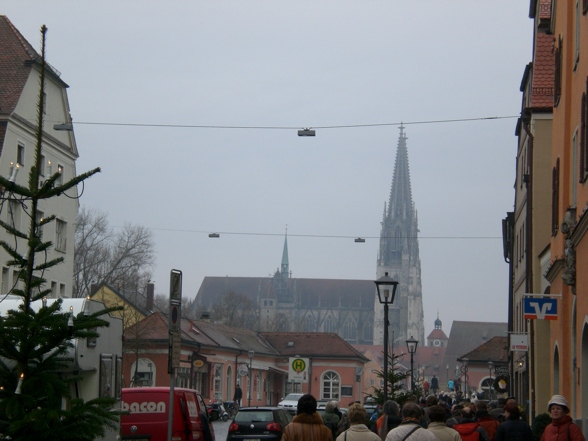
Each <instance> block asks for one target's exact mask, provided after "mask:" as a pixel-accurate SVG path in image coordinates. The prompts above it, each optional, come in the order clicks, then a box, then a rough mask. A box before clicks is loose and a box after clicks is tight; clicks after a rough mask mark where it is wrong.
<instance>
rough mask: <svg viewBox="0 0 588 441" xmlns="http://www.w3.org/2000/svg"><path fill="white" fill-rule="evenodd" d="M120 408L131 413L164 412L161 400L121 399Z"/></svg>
mask: <svg viewBox="0 0 588 441" xmlns="http://www.w3.org/2000/svg"><path fill="white" fill-rule="evenodd" d="M122 410H125V411H130V412H131V413H140V412H141V413H165V403H164V402H163V401H160V402H159V403H155V402H153V401H143V402H142V403H137V402H133V403H126V402H124V401H123V402H122Z"/></svg>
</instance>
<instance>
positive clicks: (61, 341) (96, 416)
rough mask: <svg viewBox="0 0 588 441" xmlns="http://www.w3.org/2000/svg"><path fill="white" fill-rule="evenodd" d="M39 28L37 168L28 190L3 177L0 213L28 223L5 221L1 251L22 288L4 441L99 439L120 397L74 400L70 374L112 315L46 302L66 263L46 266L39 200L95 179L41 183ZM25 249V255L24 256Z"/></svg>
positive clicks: (8, 353) (0, 419) (12, 319)
mask: <svg viewBox="0 0 588 441" xmlns="http://www.w3.org/2000/svg"><path fill="white" fill-rule="evenodd" d="M46 32H47V28H46V27H45V26H43V27H42V28H41V36H42V49H41V54H40V60H39V62H40V66H41V69H40V70H41V72H40V87H39V89H40V90H39V97H38V105H37V126H36V143H35V144H36V145H35V163H34V165H33V166H32V167H31V169H30V173H29V175H28V185H27V186H23V185H18V184H17V183H16V182H15V179H14V177H15V175H14V170H11V176H9V177H8V178H5V177H2V176H0V187H1V188H0V192H1V207H3V206H4V205H5V203H9V204H20V205H21V206H22V208H23V212H25V213H26V214H27V216H28V218H27V222H26V224H28V225H27V227H28V230H27V231H21V230H20V229H19V227H18V226H16V225H13V224H12V223H9V222H4V221H1V220H0V226H2V227H3V228H4V229H5V230H6V233H7V234H6V235H5V236H4V237H5V238H7V239H6V240H0V246H1V247H2V248H3V249H4V250H5V251H6V252H7V253H8V255H9V256H10V258H9V261H8V262H6V265H7V266H9V267H11V268H12V269H13V271H15V272H17V273H18V280H19V283H18V284H15V286H14V287H13V288H12V289H11V290H10V294H11V295H12V296H16V297H17V298H18V299H19V302H18V303H19V307H18V309H15V310H10V311H8V313H6V314H4V315H2V316H1V317H0V438H1V439H10V440H31V441H32V440H35V441H42V440H61V441H64V440H77V441H85V440H88V441H89V440H94V439H95V438H96V437H100V436H103V435H104V433H105V428H106V427H107V426H110V427H116V423H117V420H118V416H117V415H116V413H115V412H112V411H111V410H112V407H113V405H114V403H115V398H97V399H95V400H89V401H87V402H84V400H81V399H79V398H75V397H72V392H71V389H72V387H71V385H72V384H73V383H74V382H75V381H77V380H79V379H80V377H78V376H77V374H76V373H75V372H71V369H68V366H71V363H72V361H73V359H72V358H71V356H70V353H71V350H72V349H73V347H74V345H73V342H74V341H75V340H76V339H86V338H96V337H98V333H97V329H99V328H101V327H104V326H107V325H108V322H107V321H106V320H104V319H103V318H101V316H103V315H104V314H107V313H109V312H110V311H111V310H102V311H100V312H98V313H94V314H87V315H84V314H83V313H80V314H79V315H78V316H76V317H74V316H73V313H70V311H62V309H61V307H62V302H61V300H56V301H50V302H48V301H47V300H46V297H47V296H50V295H51V289H47V288H45V285H46V280H45V279H44V277H43V276H44V274H45V272H46V271H47V270H49V269H50V268H52V267H54V266H56V265H59V264H60V263H62V261H63V258H55V259H48V258H47V250H48V249H49V248H50V247H52V245H53V244H52V242H51V241H44V240H43V238H42V228H43V226H45V225H48V224H50V223H52V222H54V221H55V216H54V215H53V216H48V217H45V218H42V217H41V213H40V211H39V207H38V205H39V201H42V200H49V199H51V198H57V197H58V196H60V195H62V194H64V192H66V191H67V190H68V189H71V188H73V187H74V186H76V185H78V184H80V183H81V182H83V181H84V180H86V179H87V178H88V177H90V176H92V175H94V174H95V173H98V172H99V171H100V169H98V168H97V169H94V170H91V171H89V172H87V173H84V174H82V175H79V176H77V177H74V178H73V179H71V180H69V181H67V182H65V183H63V182H62V179H61V175H60V172H61V171H60V170H59V171H58V172H57V173H54V174H53V175H51V176H50V177H48V179H47V180H46V181H45V182H43V183H42V184H41V183H40V182H39V177H40V172H39V171H40V167H41V165H42V164H41V161H42V160H41V158H42V139H43V114H44V112H43V109H44V108H45V103H44V100H45V99H46V98H45V67H46V63H45V37H46ZM22 250H24V252H23V251H22Z"/></svg>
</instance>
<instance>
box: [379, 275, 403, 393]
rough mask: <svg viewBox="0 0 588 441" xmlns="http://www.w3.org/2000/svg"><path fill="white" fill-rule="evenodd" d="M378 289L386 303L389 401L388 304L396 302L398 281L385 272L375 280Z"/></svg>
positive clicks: (386, 384)
mask: <svg viewBox="0 0 588 441" xmlns="http://www.w3.org/2000/svg"><path fill="white" fill-rule="evenodd" d="M374 283H375V284H376V290H377V291H378V300H379V301H380V303H382V304H384V403H385V402H386V401H388V327H389V325H390V324H389V323H388V306H389V305H391V304H392V303H394V296H395V295H396V288H398V281H397V280H394V279H393V278H392V277H390V276H388V273H385V274H384V276H383V277H380V278H379V279H378V280H376V281H375V282H374Z"/></svg>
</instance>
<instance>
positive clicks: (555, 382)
mask: <svg viewBox="0 0 588 441" xmlns="http://www.w3.org/2000/svg"><path fill="white" fill-rule="evenodd" d="M553 393H554V394H559V347H558V346H556V347H555V351H554V354H553Z"/></svg>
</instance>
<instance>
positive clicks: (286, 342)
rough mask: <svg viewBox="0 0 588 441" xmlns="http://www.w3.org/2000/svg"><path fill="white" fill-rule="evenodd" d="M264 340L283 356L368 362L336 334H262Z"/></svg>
mask: <svg viewBox="0 0 588 441" xmlns="http://www.w3.org/2000/svg"><path fill="white" fill-rule="evenodd" d="M261 334H262V335H263V336H264V338H265V339H266V340H267V341H268V342H269V343H270V344H271V345H272V346H273V347H274V348H275V349H276V350H277V351H278V353H280V354H281V355H284V356H300V357H305V356H315V355H317V354H320V355H321V357H324V358H329V357H334V358H355V359H357V358H359V359H361V360H362V361H363V362H367V361H369V360H368V359H367V358H366V357H364V356H363V355H362V354H361V353H360V352H359V351H357V350H356V349H355V348H354V347H353V346H351V345H350V344H349V343H347V342H346V341H345V340H343V339H342V338H341V337H339V336H338V335H337V334H332V333H327V332H262V333H261Z"/></svg>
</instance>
